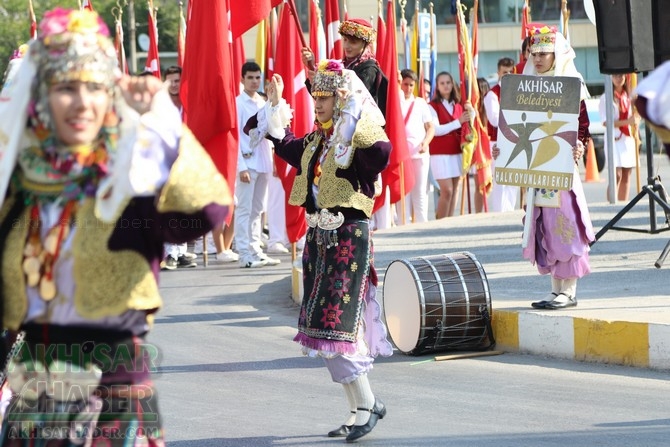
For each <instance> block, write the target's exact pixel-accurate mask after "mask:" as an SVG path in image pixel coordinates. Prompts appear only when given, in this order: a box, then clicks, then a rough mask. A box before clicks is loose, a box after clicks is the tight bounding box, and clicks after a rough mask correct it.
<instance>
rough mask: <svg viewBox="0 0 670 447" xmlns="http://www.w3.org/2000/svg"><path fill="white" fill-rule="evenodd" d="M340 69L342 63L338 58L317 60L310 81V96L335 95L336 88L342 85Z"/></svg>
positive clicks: (342, 79)
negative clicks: (314, 73) (316, 65)
mask: <svg viewBox="0 0 670 447" xmlns="http://www.w3.org/2000/svg"><path fill="white" fill-rule="evenodd" d="M342 70H344V65H343V64H342V62H341V61H339V60H336V59H325V60H323V61H321V62H319V67H318V68H317V71H316V75H315V76H314V82H313V83H312V96H314V97H317V96H335V95H336V94H337V89H338V88H341V87H342V86H343V85H344V77H343V75H342Z"/></svg>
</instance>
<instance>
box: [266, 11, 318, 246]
mask: <svg viewBox="0 0 670 447" xmlns="http://www.w3.org/2000/svg"><path fill="white" fill-rule="evenodd" d="M300 46H301V43H300V35H299V32H298V29H297V27H296V25H295V21H294V19H293V17H292V16H291V11H290V8H286V7H285V8H283V9H282V14H281V19H280V20H279V33H278V34H277V49H276V53H275V57H276V61H275V73H277V74H279V75H281V77H282V78H283V79H284V99H286V102H288V103H289V104H290V105H291V108H292V109H293V111H294V112H293V120H292V121H291V130H292V131H293V133H294V134H295V135H296V136H297V137H302V136H303V135H305V134H307V133H309V132H311V131H312V130H313V129H314V103H313V101H312V98H311V96H310V94H309V92H308V91H307V87H306V86H305V80H306V75H305V70H304V67H303V64H302V58H301V56H300ZM275 164H276V166H277V174H278V175H279V176H280V178H281V181H282V185H283V186H284V192H285V193H286V198H287V200H286V234H287V235H288V239H289V242H296V241H297V240H298V239H300V238H301V237H302V236H303V235H304V234H305V232H306V231H307V225H306V223H305V209H304V208H302V207H297V206H293V205H289V204H288V197H289V195H290V193H291V188H292V187H293V180H294V179H295V173H296V170H295V168H290V170H288V169H287V165H286V162H285V161H283V160H281V159H280V158H279V157H275ZM287 171H288V173H287Z"/></svg>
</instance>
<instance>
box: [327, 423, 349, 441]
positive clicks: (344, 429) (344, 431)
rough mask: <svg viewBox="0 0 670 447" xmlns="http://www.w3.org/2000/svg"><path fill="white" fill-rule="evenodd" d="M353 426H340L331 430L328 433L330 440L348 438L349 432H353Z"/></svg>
mask: <svg viewBox="0 0 670 447" xmlns="http://www.w3.org/2000/svg"><path fill="white" fill-rule="evenodd" d="M352 427H353V425H344V424H343V425H340V426H339V427H337V428H336V429H335V430H331V431H329V432H328V437H329V438H339V437H341V436H347V435H348V434H349V432H350V431H351V429H352Z"/></svg>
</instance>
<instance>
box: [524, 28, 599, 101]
mask: <svg viewBox="0 0 670 447" xmlns="http://www.w3.org/2000/svg"><path fill="white" fill-rule="evenodd" d="M532 57H533V56H530V58H529V59H528V61H527V62H526V65H525V66H524V68H523V74H525V75H539V76H542V74H541V73H537V72H536V71H535V65H534V64H533V61H532ZM575 57H576V55H575V50H573V49H572V47H571V46H570V43H569V42H568V41H567V40H566V39H565V37H564V36H563V34H561V33H560V32H556V42H555V45H554V71H553V76H570V77H574V78H579V80H580V81H581V83H582V88H581V92H580V95H579V96H580V99H586V98H589V97H590V96H591V95H589V91H588V90H587V89H586V84H585V83H584V78H583V77H582V75H581V73H579V72H578V71H577V67H575Z"/></svg>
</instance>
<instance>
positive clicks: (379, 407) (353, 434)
mask: <svg viewBox="0 0 670 447" xmlns="http://www.w3.org/2000/svg"><path fill="white" fill-rule="evenodd" d="M356 411H369V412H370V419H368V422H367V423H366V424H365V425H354V426H353V428H352V429H351V431H350V432H349V434H348V435H347V442H356V440H358V439H359V438H362V437H363V436H365V435H367V434H368V433H370V432H371V431H372V429H373V428H375V425H377V421H378V420H379V419H384V416H386V405H384V402H382V401H381V400H379V399H377V398H376V397H375V404H374V405H373V407H372V408H357V409H356Z"/></svg>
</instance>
